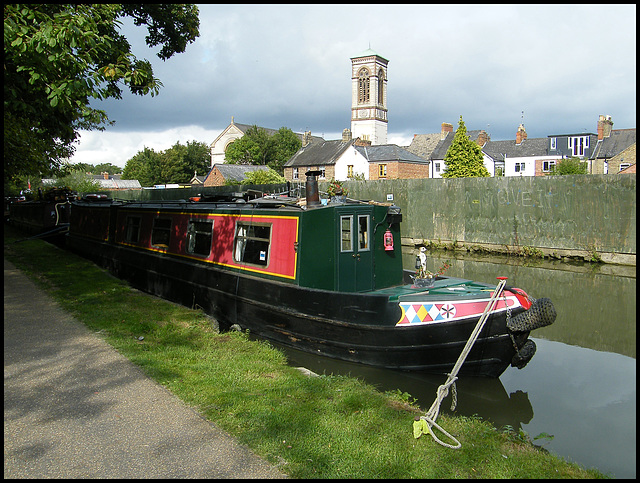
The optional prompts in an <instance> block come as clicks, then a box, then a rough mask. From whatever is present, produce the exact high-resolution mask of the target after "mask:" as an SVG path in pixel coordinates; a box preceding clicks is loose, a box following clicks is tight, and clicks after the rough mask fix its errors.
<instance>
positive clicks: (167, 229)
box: [151, 218, 171, 248]
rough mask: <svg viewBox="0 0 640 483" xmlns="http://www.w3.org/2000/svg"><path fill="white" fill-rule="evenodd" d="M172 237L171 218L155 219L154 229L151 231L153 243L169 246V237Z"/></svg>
mask: <svg viewBox="0 0 640 483" xmlns="http://www.w3.org/2000/svg"><path fill="white" fill-rule="evenodd" d="M170 237H171V218H156V219H155V220H153V231H152V232H151V244H152V245H153V246H161V247H164V248H169V238H170Z"/></svg>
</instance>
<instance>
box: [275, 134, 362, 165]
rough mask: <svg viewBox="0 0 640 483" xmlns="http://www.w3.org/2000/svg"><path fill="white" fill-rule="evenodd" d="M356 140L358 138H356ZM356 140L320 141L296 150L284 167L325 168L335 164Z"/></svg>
mask: <svg viewBox="0 0 640 483" xmlns="http://www.w3.org/2000/svg"><path fill="white" fill-rule="evenodd" d="M356 139H358V138H356ZM356 139H351V140H350V141H343V140H341V139H338V140H335V141H324V140H323V141H322V142H318V143H311V144H308V145H306V146H303V147H301V148H300V149H298V152H297V153H296V154H294V155H293V156H292V157H291V159H289V161H287V162H286V163H284V166H285V167H291V166H327V165H332V164H335V163H336V161H338V159H339V158H340V156H341V155H342V153H344V152H345V151H346V150H347V148H348V147H349V146H353V145H354V143H355V141H356Z"/></svg>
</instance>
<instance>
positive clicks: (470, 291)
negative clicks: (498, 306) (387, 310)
mask: <svg viewBox="0 0 640 483" xmlns="http://www.w3.org/2000/svg"><path fill="white" fill-rule="evenodd" d="M494 288H495V287H493V286H491V285H489V284H485V283H480V282H474V281H472V280H467V279H464V278H456V277H438V278H437V279H436V280H435V282H434V284H433V286H432V287H429V288H424V287H415V286H413V285H412V284H406V285H399V286H396V287H388V288H383V289H380V290H374V291H373V292H370V293H371V294H373V295H384V296H387V297H389V300H391V301H398V300H399V299H400V298H403V299H406V298H407V297H410V296H412V295H416V296H422V295H425V294H430V295H440V296H442V297H443V298H449V297H451V298H458V297H460V296H466V297H468V296H469V295H475V296H486V295H487V294H489V295H491V293H492V292H493V290H494Z"/></svg>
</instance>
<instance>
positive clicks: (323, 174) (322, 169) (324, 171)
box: [318, 166, 327, 179]
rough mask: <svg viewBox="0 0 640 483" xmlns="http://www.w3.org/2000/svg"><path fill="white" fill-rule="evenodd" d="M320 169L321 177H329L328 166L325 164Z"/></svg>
mask: <svg viewBox="0 0 640 483" xmlns="http://www.w3.org/2000/svg"><path fill="white" fill-rule="evenodd" d="M318 169H319V171H320V176H319V179H326V178H327V172H326V168H325V167H324V166H323V167H322V168H318Z"/></svg>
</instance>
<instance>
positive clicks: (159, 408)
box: [4, 260, 286, 478]
mask: <svg viewBox="0 0 640 483" xmlns="http://www.w3.org/2000/svg"><path fill="white" fill-rule="evenodd" d="M4 477H5V478H284V477H286V476H285V475H284V474H282V473H281V472H279V471H278V470H277V469H276V468H274V467H272V466H270V465H269V464H268V463H266V462H265V461H264V460H262V459H260V458H259V457H257V456H256V455H255V454H253V453H252V452H251V451H250V450H249V449H248V448H246V447H244V446H242V445H240V444H238V443H237V442H236V441H235V440H234V439H233V438H231V436H229V435H228V434H227V433H225V432H223V431H222V430H220V429H219V428H218V427H216V426H215V425H214V424H212V423H211V422H209V421H207V420H205V419H204V418H203V417H201V416H200V415H199V414H198V413H196V412H195V411H194V410H193V409H191V408H189V407H188V406H186V405H185V404H184V403H183V402H181V401H180V400H179V399H178V398H176V397H175V396H174V395H172V394H171V393H170V392H169V391H167V390H166V389H164V388H163V387H162V386H159V385H158V384H156V383H155V382H153V381H151V380H150V379H149V378H148V377H146V376H145V375H144V374H143V373H142V371H140V370H139V369H138V368H137V367H136V366H134V365H133V364H132V363H131V362H129V361H128V360H127V359H126V358H125V357H124V356H122V355H120V354H119V353H118V352H116V351H115V350H114V349H113V348H112V347H111V346H110V345H108V344H107V343H105V342H104V341H103V340H101V339H100V338H99V337H98V336H96V335H94V334H92V333H91V332H90V331H89V330H88V329H87V328H86V327H85V326H84V325H82V324H81V323H79V322H77V321H76V320H74V319H73V318H72V317H71V316H70V315H69V314H67V313H65V312H64V311H62V310H61V309H60V307H59V306H57V305H56V304H55V302H54V301H53V300H52V299H51V298H50V297H49V296H48V295H47V294H45V293H44V292H43V291H41V290H39V289H38V288H37V287H36V286H35V285H34V284H33V283H32V282H31V281H30V280H29V279H27V277H26V276H25V275H24V274H23V273H21V272H20V271H19V270H17V269H16V268H15V267H14V266H13V265H11V264H10V263H9V262H7V260H5V261H4Z"/></svg>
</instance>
